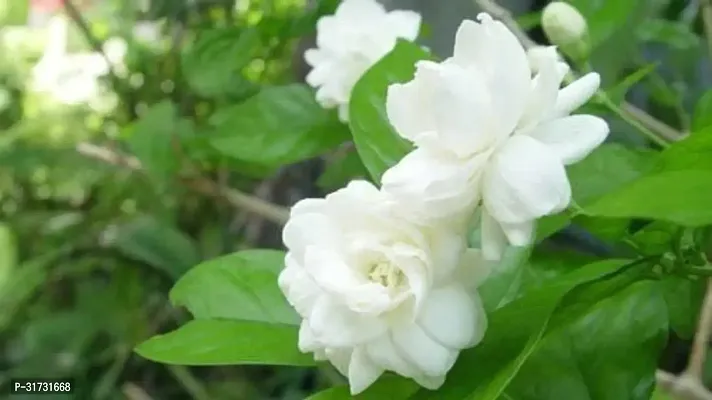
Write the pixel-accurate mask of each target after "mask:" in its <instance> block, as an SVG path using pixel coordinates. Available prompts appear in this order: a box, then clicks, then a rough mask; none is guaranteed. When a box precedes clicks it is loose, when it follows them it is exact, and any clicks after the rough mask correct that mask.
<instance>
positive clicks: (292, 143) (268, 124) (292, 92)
mask: <svg viewBox="0 0 712 400" xmlns="http://www.w3.org/2000/svg"><path fill="white" fill-rule="evenodd" d="M210 122H211V124H212V125H213V126H214V127H215V132H213V134H212V136H211V137H210V139H209V140H210V144H211V145H212V146H213V148H215V150H217V151H218V152H220V153H222V154H224V155H225V156H228V157H231V158H234V159H237V160H241V161H247V162H251V163H255V164H260V165H266V166H281V165H285V164H291V163H295V162H298V161H303V160H306V159H309V158H312V157H315V156H317V155H319V154H321V153H323V152H325V151H327V150H329V149H332V148H334V147H336V146H338V145H339V144H341V143H342V142H344V141H345V140H346V139H347V138H348V129H347V128H346V126H345V125H344V124H341V123H340V122H339V121H338V120H337V119H336V115H335V114H334V112H330V111H327V110H324V109H323V108H322V107H321V106H320V105H319V104H318V103H317V102H316V100H315V99H314V94H313V92H312V91H311V90H310V89H309V88H308V87H306V86H304V85H300V84H292V85H287V86H277V87H272V88H268V89H264V90H262V91H261V92H260V93H258V94H256V95H255V96H253V97H251V98H250V99H248V100H246V101H244V102H242V103H240V104H236V105H232V106H229V107H226V108H222V109H220V110H218V111H217V112H216V113H215V114H213V116H212V117H211V119H210Z"/></svg>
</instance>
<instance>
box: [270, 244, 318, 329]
mask: <svg viewBox="0 0 712 400" xmlns="http://www.w3.org/2000/svg"><path fill="white" fill-rule="evenodd" d="M285 264H286V267H285V268H284V269H283V270H282V272H280V274H279V278H278V280H277V282H278V284H279V288H280V289H281V290H282V293H284V297H286V298H287V301H288V302H289V304H291V305H292V307H294V309H295V310H296V311H297V313H299V315H301V316H302V317H306V316H308V315H309V312H310V311H311V309H312V307H314V304H315V303H316V301H317V299H318V298H319V295H320V294H321V292H322V291H321V288H319V286H317V284H316V282H314V280H313V279H312V278H311V277H310V276H309V274H307V272H306V271H305V270H304V268H302V267H301V265H299V263H298V262H297V261H296V259H295V258H294V256H293V254H292V253H291V252H290V253H287V256H286V257H285Z"/></svg>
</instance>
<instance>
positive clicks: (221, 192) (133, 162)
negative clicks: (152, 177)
mask: <svg viewBox="0 0 712 400" xmlns="http://www.w3.org/2000/svg"><path fill="white" fill-rule="evenodd" d="M76 149H77V152H79V153H80V154H82V155H84V156H86V157H90V158H93V159H95V160H99V161H102V162H105V163H107V164H111V165H117V166H121V167H124V168H129V169H131V170H134V171H142V170H143V167H142V166H141V162H140V161H139V160H138V159H137V158H136V157H133V156H129V155H121V154H119V153H116V152H114V151H112V150H110V149H107V148H105V147H101V146H96V145H93V144H90V143H79V144H78V145H77V148H76ZM181 180H182V182H183V184H184V185H185V186H186V187H188V188H190V189H191V190H193V191H195V192H198V193H202V194H204V195H208V196H211V197H216V198H219V199H224V200H225V201H227V202H228V203H230V204H231V205H232V206H234V207H235V208H238V209H243V210H245V211H249V212H251V213H254V214H257V215H260V216H261V217H262V218H264V219H266V220H269V221H271V222H274V223H276V224H280V225H283V224H284V223H286V222H287V219H288V218H289V210H287V209H286V208H284V207H281V206H278V205H275V204H272V203H269V202H267V201H264V200H262V199H260V198H258V197H255V196H251V195H249V194H246V193H243V192H240V191H238V190H235V189H231V188H227V187H222V186H221V185H220V184H219V183H217V182H213V181H212V180H209V179H206V178H192V177H183V178H181Z"/></svg>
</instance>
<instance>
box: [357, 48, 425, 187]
mask: <svg viewBox="0 0 712 400" xmlns="http://www.w3.org/2000/svg"><path fill="white" fill-rule="evenodd" d="M428 58H430V54H429V53H428V52H427V51H425V50H423V49H422V48H421V47H419V46H418V45H416V44H414V43H411V42H407V41H403V40H401V41H399V42H398V44H396V46H395V48H394V49H393V50H392V51H391V52H390V53H388V54H387V55H386V56H384V57H383V58H382V59H381V60H380V61H379V62H377V63H376V64H375V65H373V66H372V67H371V68H370V69H369V70H368V71H367V72H366V73H365V74H364V75H363V76H362V77H361V79H359V81H358V82H356V85H355V86H354V88H353V91H352V92H351V100H350V105H349V125H350V126H351V132H352V133H353V138H354V143H355V144H356V149H357V150H358V153H359V155H360V156H361V159H362V160H363V164H364V165H365V166H366V168H368V171H369V172H370V173H371V177H372V178H373V179H374V180H375V181H380V179H381V175H383V172H384V171H385V170H386V169H388V168H390V167H391V166H393V165H395V164H396V163H397V162H398V161H400V159H401V158H403V156H405V155H406V154H407V153H408V152H409V151H410V150H411V149H412V146H411V145H410V143H408V142H407V141H405V140H404V139H402V138H401V137H400V136H399V135H398V133H396V131H395V130H394V128H393V126H391V124H390V122H389V121H388V116H387V114H386V91H387V89H388V86H389V85H391V84H393V83H399V82H407V81H409V80H411V79H412V78H413V74H414V73H415V63H416V62H417V61H419V60H424V59H428Z"/></svg>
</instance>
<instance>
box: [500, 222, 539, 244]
mask: <svg viewBox="0 0 712 400" xmlns="http://www.w3.org/2000/svg"><path fill="white" fill-rule="evenodd" d="M500 226H501V227H502V230H503V231H504V234H505V236H507V239H508V240H509V243H510V244H511V245H512V246H518V247H523V246H528V245H530V244H531V243H532V241H533V240H534V221H525V222H517V223H504V222H503V223H501V224H500Z"/></svg>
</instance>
